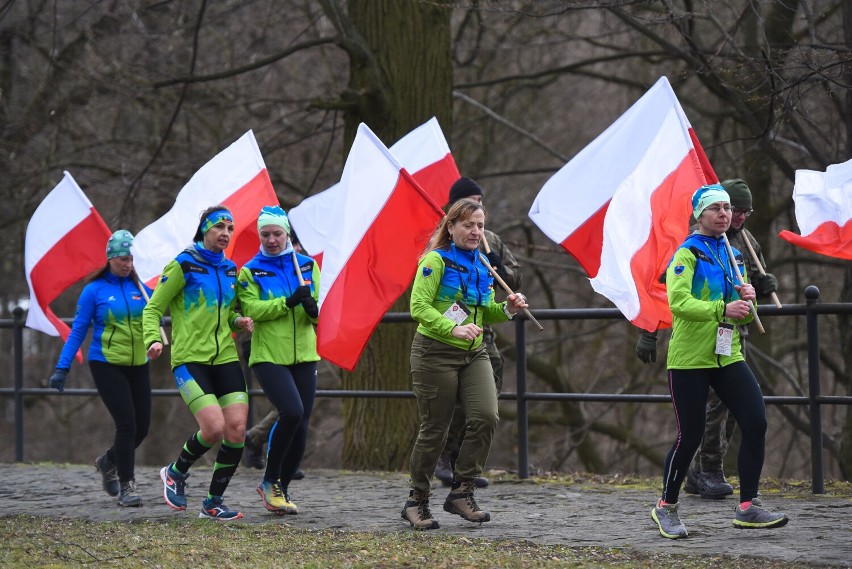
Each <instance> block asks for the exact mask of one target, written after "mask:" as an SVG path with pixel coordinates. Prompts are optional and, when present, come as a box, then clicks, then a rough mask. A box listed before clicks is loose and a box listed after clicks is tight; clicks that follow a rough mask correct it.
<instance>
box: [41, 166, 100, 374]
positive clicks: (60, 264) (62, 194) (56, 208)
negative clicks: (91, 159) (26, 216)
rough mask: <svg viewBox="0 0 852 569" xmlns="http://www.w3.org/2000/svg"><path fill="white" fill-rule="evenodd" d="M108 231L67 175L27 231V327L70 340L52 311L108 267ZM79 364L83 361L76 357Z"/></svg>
mask: <svg viewBox="0 0 852 569" xmlns="http://www.w3.org/2000/svg"><path fill="white" fill-rule="evenodd" d="M110 234H111V233H110V230H109V227H107V225H106V223H104V220H103V219H102V218H101V216H100V215H98V212H97V211H96V210H95V208H94V207H93V206H92V202H90V201H89V198H87V197H86V195H85V194H84V193H83V190H81V189H80V186H78V185H77V182H75V181H74V178H72V177H71V174H69V173H68V172H65V176H64V177H63V178H62V181H61V182H59V184H57V186H56V187H55V188H53V190H51V192H50V193H49V194H47V196H46V197H45V198H44V200H43V201H42V202H41V204H39V206H38V207H37V208H36V210H35V212H34V213H33V216H32V218H31V219H30V222H29V224H28V225H27V234H26V241H25V244H24V268H25V270H26V274H27V284H28V285H29V287H30V306H29V310H28V311H27V326H28V327H30V328H33V329H34V330H39V331H41V332H44V333H45V334H50V335H51V336H61V337H62V339H63V340H65V339H67V338H68V334H69V333H70V332H71V330H70V329H69V328H68V326H66V325H65V323H63V322H62V321H61V320H60V319H59V318H58V317H57V316H56V315H55V314H54V313H53V311H52V310H51V309H50V303H51V302H53V301H54V300H55V299H56V298H57V297H58V296H59V295H60V294H62V292H63V291H65V289H67V288H68V287H69V286H71V285H72V284H74V283H76V282H77V281H79V280H80V279H82V278H84V277H86V276H87V275H89V274H91V273H93V272H95V271H96V270H98V269H100V268H101V267H103V266H104V265H105V264H106V243H107V240H108V239H109V237H110ZM78 360H81V361H82V358H81V356H80V354H79V352H78Z"/></svg>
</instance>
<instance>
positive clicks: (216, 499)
mask: <svg viewBox="0 0 852 569" xmlns="http://www.w3.org/2000/svg"><path fill="white" fill-rule="evenodd" d="M198 517H199V518H209V519H211V520H217V521H220V522H230V521H232V520H238V519H240V518H242V517H243V514H242V513H241V512H238V511H236V510H232V509H231V508H229V507H228V506H226V505H225V504H224V498H223V497H222V496H213V497H211V498H207V499H206V500H204V502H202V503H201V512H200V513H199V514H198Z"/></svg>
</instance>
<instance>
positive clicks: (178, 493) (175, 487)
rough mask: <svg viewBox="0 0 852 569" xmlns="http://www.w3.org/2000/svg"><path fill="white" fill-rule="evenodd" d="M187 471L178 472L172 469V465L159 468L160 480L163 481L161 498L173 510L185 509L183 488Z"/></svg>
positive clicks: (187, 474)
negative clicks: (184, 472)
mask: <svg viewBox="0 0 852 569" xmlns="http://www.w3.org/2000/svg"><path fill="white" fill-rule="evenodd" d="M187 478H189V473H188V472H187V473H186V474H180V473H178V472H175V471H174V470H173V469H172V465H171V464H170V465H169V466H164V467H163V468H161V469H160V480H162V481H163V499H164V500H165V501H166V504H168V505H169V507H170V508H171V509H173V510H185V509H186V496H185V495H184V488H185V486H186V479H187Z"/></svg>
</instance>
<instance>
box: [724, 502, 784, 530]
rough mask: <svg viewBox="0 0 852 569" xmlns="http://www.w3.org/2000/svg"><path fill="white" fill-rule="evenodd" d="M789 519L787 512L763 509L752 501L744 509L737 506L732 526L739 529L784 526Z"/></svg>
mask: <svg viewBox="0 0 852 569" xmlns="http://www.w3.org/2000/svg"><path fill="white" fill-rule="evenodd" d="M789 521H790V520H789V518H787V514H784V513H780V512H770V511H767V510H764V509H763V508H761V507H759V506H755V505H754V501H752V503H751V506H749V507H748V508H746V509H745V510H743V509H741V508H740V506H737V509H736V513H735V515H734V527H735V528H739V529H758V528H766V529H771V528H780V527H782V526H786V525H787V522H789Z"/></svg>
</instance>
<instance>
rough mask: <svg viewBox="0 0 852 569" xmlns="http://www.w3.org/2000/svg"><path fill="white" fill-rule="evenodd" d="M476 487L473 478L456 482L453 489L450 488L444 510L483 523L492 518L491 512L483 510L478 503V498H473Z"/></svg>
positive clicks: (470, 520)
mask: <svg viewBox="0 0 852 569" xmlns="http://www.w3.org/2000/svg"><path fill="white" fill-rule="evenodd" d="M475 489H476V484H475V483H474V481H473V480H465V481H464V482H454V483H453V489H452V490H450V494H449V496H447V499H446V500H445V501H444V511H445V512H449V513H451V514H458V515H459V516H461V517H463V518H464V519H466V520H467V521H469V522H475V523H480V524H481V523H482V522H487V521H490V520H491V514H489V513H488V512H483V511H482V510H480V509H479V506H477V505H476V500H475V499H474V498H473V491H474V490H475Z"/></svg>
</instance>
